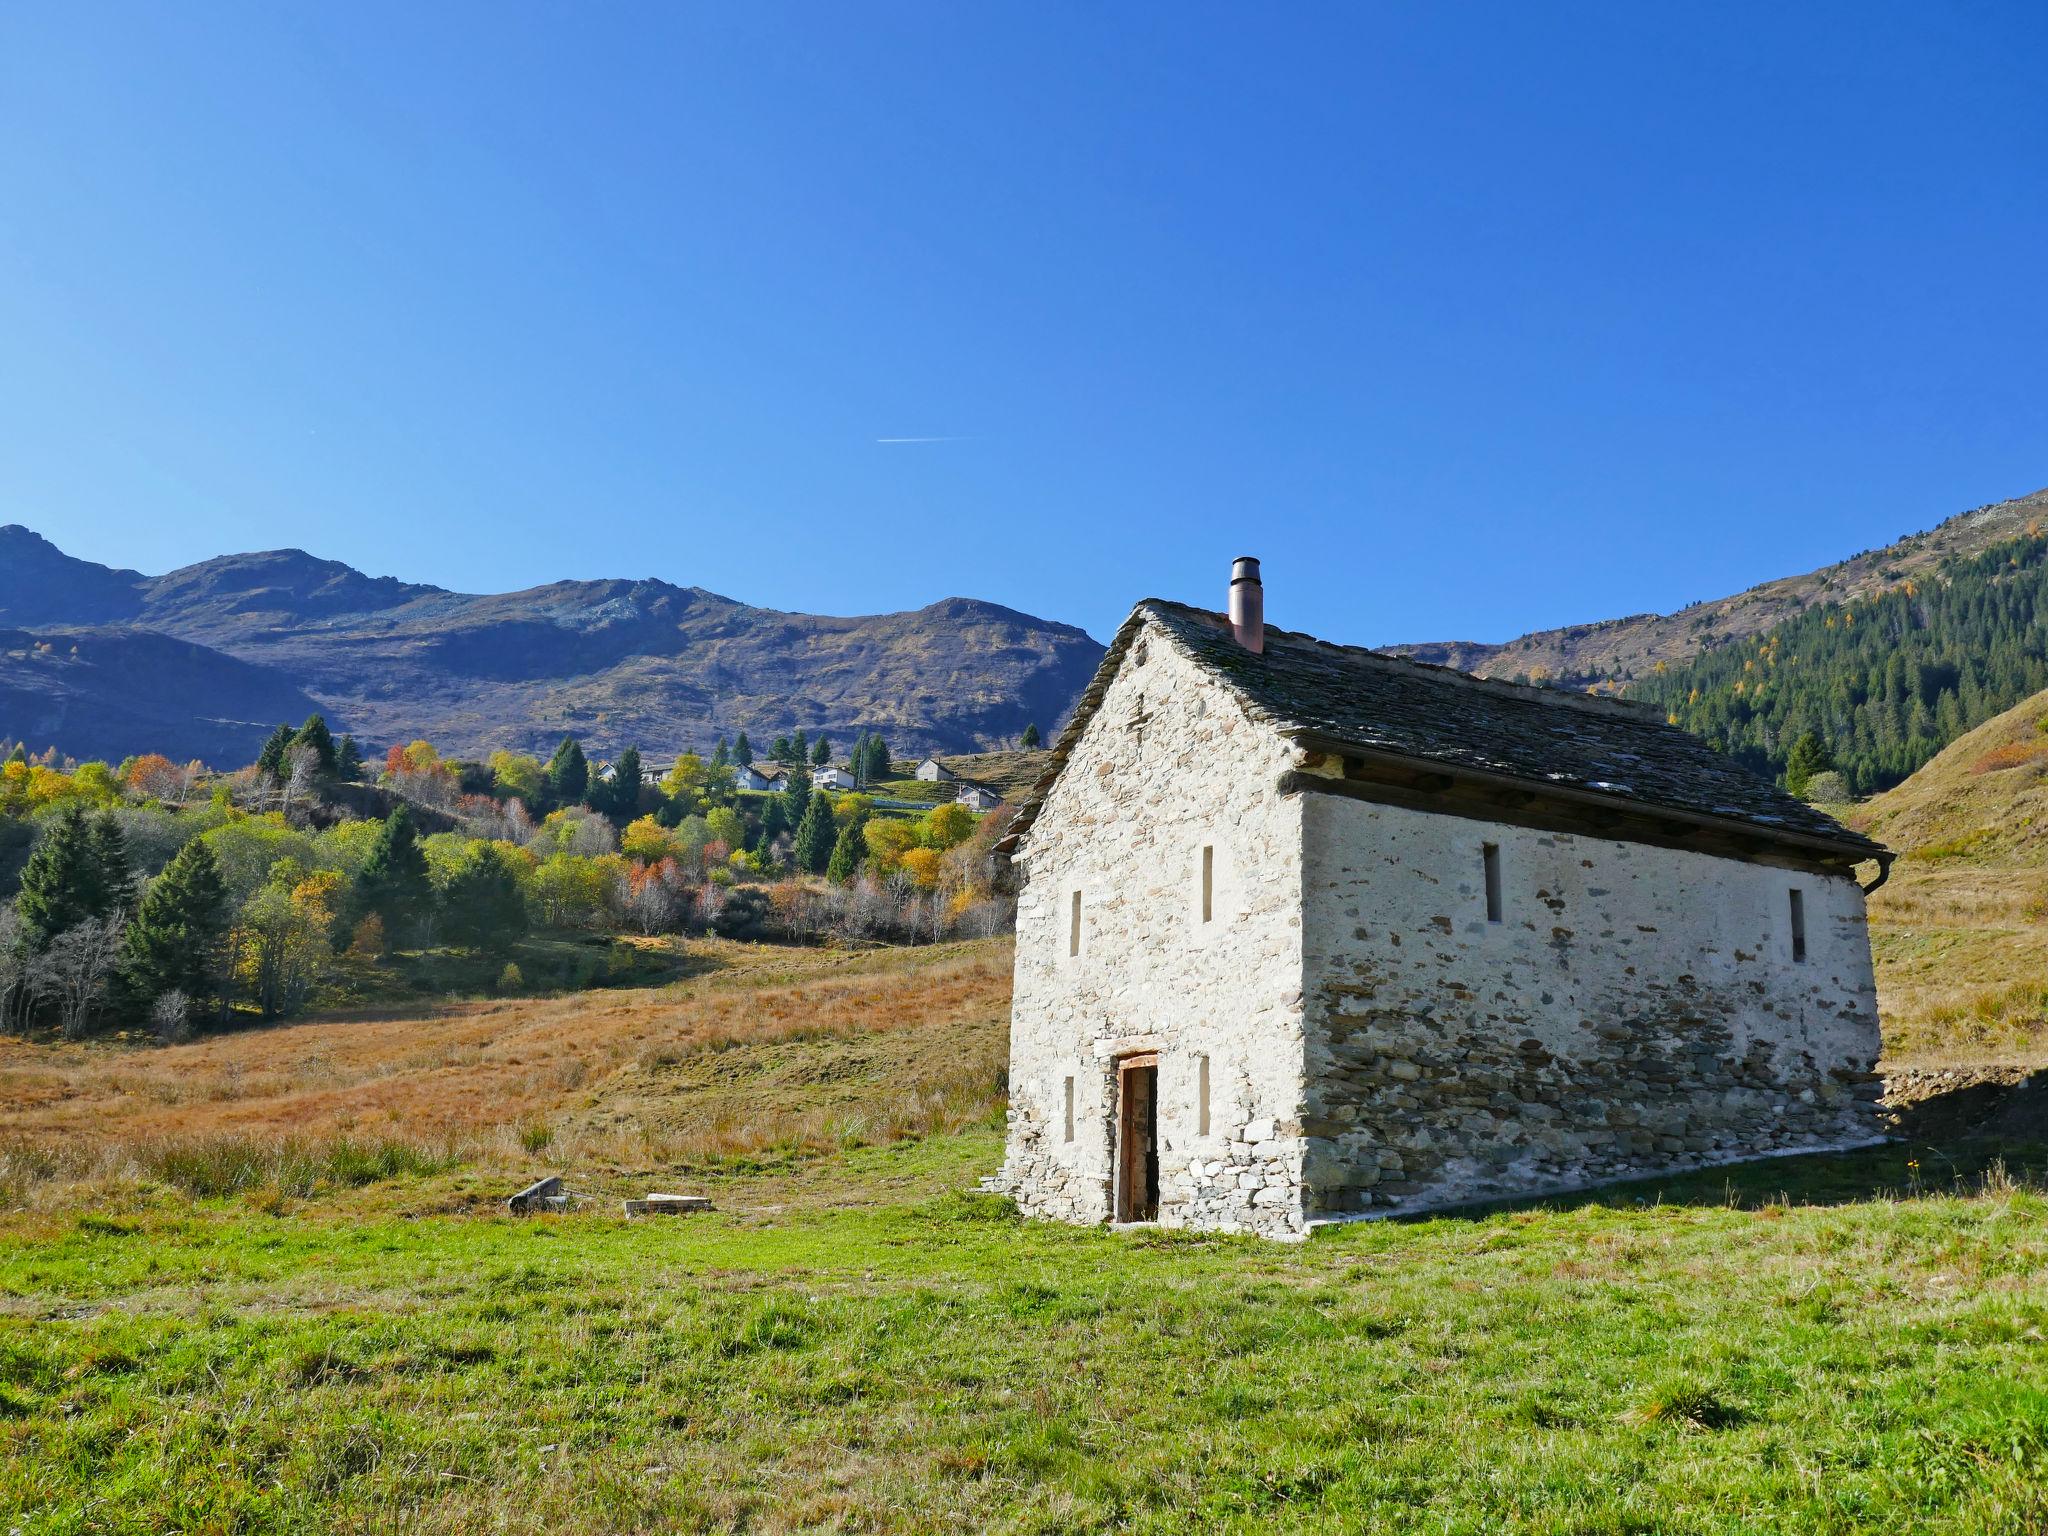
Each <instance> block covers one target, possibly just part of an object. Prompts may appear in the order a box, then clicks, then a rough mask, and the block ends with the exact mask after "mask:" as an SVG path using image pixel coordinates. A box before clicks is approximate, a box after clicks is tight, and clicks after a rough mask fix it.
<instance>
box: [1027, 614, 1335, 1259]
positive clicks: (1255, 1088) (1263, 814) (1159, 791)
mask: <svg viewBox="0 0 2048 1536" xmlns="http://www.w3.org/2000/svg"><path fill="white" fill-rule="evenodd" d="M1293 760H1294V753H1293V752H1292V751H1291V749H1290V748H1288V746H1287V745H1286V744H1285V743H1284V742H1282V741H1281V740H1279V739H1278V738H1277V737H1275V736H1274V735H1272V734H1271V733H1270V732H1269V731H1266V730H1263V729H1261V728H1259V727H1257V726H1255V725H1254V724H1253V723H1252V722H1251V721H1250V720H1249V719H1248V718H1246V716H1245V715H1244V713H1243V712H1242V709H1241V707H1240V706H1239V704H1238V703H1237V701H1236V700H1235V699H1234V698H1233V697H1232V696H1231V694H1230V693H1229V692H1228V690H1227V689H1225V688H1223V687H1222V686H1220V685H1219V684H1217V683H1216V682H1215V681H1214V680H1212V679H1211V678H1210V677H1209V676H1208V675H1207V674H1206V673H1204V672H1203V671H1202V670H1201V669H1200V668H1199V667H1197V666H1196V665H1195V664H1194V663H1193V662H1191V661H1190V660H1188V659H1187V657H1185V656H1184V655H1183V654H1181V653H1180V652H1179V651H1178V650H1177V649H1176V648H1175V646H1174V644H1173V642H1172V641H1171V640H1170V639H1169V638H1167V637H1166V636H1165V635H1163V634H1162V633H1160V632H1159V631H1158V630H1156V629H1148V630H1147V631H1146V632H1145V634H1144V635H1142V636H1141V637H1140V639H1139V640H1138V642H1137V643H1136V644H1134V646H1133V647H1132V650H1131V652H1130V654H1129V655H1128V656H1127V657H1126V658H1125V660H1124V663H1123V665H1122V667H1121V668H1120V669H1119V671H1118V673H1117V676H1116V677H1115V679H1114V680H1113V681H1112V682H1111V684H1110V686H1109V688H1108V691H1107V693H1106V695H1105V697H1104V699H1103V702H1102V705H1101V708H1100V709H1099V710H1098V712H1097V713H1096V715H1095V717H1094V719H1093V720H1092V721H1091V722H1090V723H1089V725H1088V727H1087V729H1086V730H1085V731H1084V732H1083V734H1082V737H1081V739H1080V741H1079V742H1078V743H1077V744H1076V747H1075V750H1074V752H1073V754H1072V756H1071V758H1070V759H1069V761H1068V763H1067V765H1066V768H1065V770H1064V771H1063V772H1062V773H1061V775H1060V778H1059V780H1058V781H1057V783H1056V784H1055V786H1054V788H1053V791H1052V794H1051V797H1050V799H1049V800H1048V802H1047V804H1046V806H1045V808H1044V810H1043V812H1042V814H1041V815H1040V817H1039V818H1038V821H1037V823H1036V824H1035V825H1034V826H1033V827H1032V829H1031V831H1030V833H1029V834H1028V835H1027V837H1026V838H1025V839H1024V842H1023V845H1022V846H1021V847H1020V848H1019V850H1018V853H1017V857H1016V869H1017V873H1018V877H1019V880H1020V884H1021V889H1020V893H1019V896H1018V905H1017V960H1016V990H1015V1001H1014V1004H1013V1011H1012V1019H1011V1029H1010V1124H1009V1142H1008V1149H1007V1156H1006V1158H1005V1161H1004V1166H1003V1170H1002V1172H1001V1173H1000V1174H999V1175H997V1176H996V1178H995V1179H994V1180H993V1181H992V1187H994V1188H997V1189H1000V1190H1002V1191H1003V1192H1005V1193H1008V1194H1011V1195H1013V1196H1014V1197H1015V1198H1016V1200H1017V1202H1018V1204H1019V1205H1020V1206H1021V1207H1022V1208H1023V1209H1024V1210H1025V1211H1026V1212H1027V1213H1029V1214H1032V1215H1036V1216H1045V1217H1052V1218H1056V1219H1060V1220H1066V1221H1079V1222H1100V1221H1106V1220H1108V1219H1110V1216H1111V1214H1112V1211H1113V1210H1114V1204H1113V1201H1114V1192H1113V1171H1114V1167H1115V1161H1114V1158H1115V1149H1114V1145H1113V1143H1114V1134H1115V1126H1114V1118H1113V1117H1114V1098H1115V1093H1114V1078H1115V1064H1116V1061H1117V1059H1118V1058H1119V1057H1122V1056H1125V1055H1128V1054H1131V1053H1133V1052H1137V1051H1147V1050H1157V1051H1158V1052H1159V1057H1160V1060H1159V1108H1158V1121H1159V1130H1158V1136H1159V1186H1160V1207H1159V1219H1160V1221H1161V1222H1162V1223H1163V1224H1166V1225H1172V1226H1200V1227H1212V1228H1224V1229H1234V1230H1244V1231H1253V1232H1261V1233H1265V1234H1268V1235H1271V1236H1290V1235H1299V1234H1300V1233H1301V1232H1302V1231H1303V1230H1304V1227H1305V1219H1304V1212H1303V1209H1302V1203H1301V1164H1302V1152H1303V1143H1302V1140H1301V1137H1300V1118H1301V1107H1302V1082H1301V1062H1302V1050H1303V1041H1302V997H1301V855H1300V849H1301V802H1300V797H1283V796H1281V795H1280V794H1279V792H1278V789H1277V784H1278V780H1279V778H1280V775H1281V773H1282V772H1284V771H1285V770H1286V769H1287V768H1288V767H1290V766H1292V764H1293ZM1204 846H1208V847H1210V848H1212V849H1213V850H1214V853H1213V858H1214V868H1213V881H1214V884H1213V894H1212V904H1211V913H1212V916H1211V918H1210V920H1209V921H1207V922H1204V921H1202V916H1201V850H1202V848H1203V847H1204ZM1076 891H1079V892H1080V893H1081V914H1082V938H1081V951H1080V953H1079V954H1078V955H1070V954H1069V953H1068V950H1069V947H1070V946H1069V935H1070V925H1071V922H1072V912H1073V908H1072V901H1073V893H1074V892H1076ZM1204 1057H1206V1058H1207V1059H1208V1077H1209V1128H1208V1133H1207V1134H1204V1133H1203V1131H1202V1128H1201V1120H1200V1082H1201V1064H1202V1059H1203V1058H1204ZM1070 1078H1071V1079H1072V1080H1073V1093H1074V1110H1073V1121H1074V1136H1073V1139H1072V1140H1068V1139H1067V1137H1066V1084H1067V1080H1068V1079H1070Z"/></svg>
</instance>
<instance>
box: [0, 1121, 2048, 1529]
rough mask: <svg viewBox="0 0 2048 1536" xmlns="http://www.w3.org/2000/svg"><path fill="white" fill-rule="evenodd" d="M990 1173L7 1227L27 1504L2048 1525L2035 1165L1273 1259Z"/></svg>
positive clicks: (751, 1517)
mask: <svg viewBox="0 0 2048 1536" xmlns="http://www.w3.org/2000/svg"><path fill="white" fill-rule="evenodd" d="M998 1152H999V1145H998V1134H997V1131H996V1129H995V1128H994V1125H993V1124H992V1123H983V1124H980V1125H978V1126H975V1127H972V1128H970V1129H967V1130H965V1131H961V1132H957V1133H953V1134H946V1135H939V1136H934V1137H930V1138H927V1139H924V1140H908V1141H903V1142H899V1143H896V1144H894V1145H892V1146H886V1147H870V1148H854V1149H851V1150H848V1151H845V1152H842V1153H836V1154H828V1155H821V1156H817V1157H813V1158H809V1159H800V1160H797V1161H796V1162H793V1163H790V1164H786V1165H783V1166H780V1167H767V1168H761V1169H756V1170H755V1171H752V1172H748V1171H744V1170H741V1171H731V1170H728V1171H727V1172H726V1173H725V1174H724V1175H723V1176H721V1177H718V1178H715V1179H713V1180H712V1181H711V1182H710V1183H709V1184H708V1185H703V1184H697V1185H693V1186H692V1187H709V1188H710V1189H711V1190H712V1192H713V1193H714V1194H715V1196H716V1197H717V1199H718V1201H719V1205H720V1210H719V1212H718V1213H717V1214H715V1215H711V1216H702V1217H690V1218H682V1219H674V1220H664V1221H642V1222H632V1223H629V1222H626V1221H623V1220H621V1219H619V1218H618V1217H617V1216H616V1215H615V1214H613V1212H614V1211H615V1209H616V1208H615V1207H614V1206H613V1205H612V1204H611V1203H610V1202H609V1201H606V1202H604V1203H603V1204H601V1205H598V1206H595V1207H593V1208H592V1209H590V1210H589V1211H587V1212H578V1213H576V1214H571V1215H567V1216H556V1217H544V1218H532V1219H526V1220H517V1219H512V1218H506V1217H501V1216H497V1215H489V1214H479V1206H480V1204H481V1202H482V1200H483V1198H484V1197H485V1196H486V1195H491V1194H495V1193H497V1192H498V1191H499V1188H500V1187H501V1185H502V1181H501V1180H499V1181H493V1180H492V1179H489V1178H486V1177H484V1176H483V1175H481V1174H480V1173H478V1172H476V1171H474V1170H469V1171H464V1170H457V1171H454V1172H442V1173H435V1174H429V1175H425V1176H403V1177H399V1178H396V1179H391V1180H386V1181H383V1182H380V1183H376V1184H372V1185H369V1186H366V1187H362V1188H356V1189H327V1188H322V1189H320V1190H319V1191H317V1192H316V1193H315V1194H314V1195H313V1197H312V1198H310V1199H280V1198H278V1197H277V1196H276V1195H275V1194H274V1193H269V1194H265V1195H263V1196H261V1197H251V1198H248V1199H244V1200H240V1201H204V1200H193V1199H191V1198H189V1197H187V1196H184V1195H182V1194H178V1193H176V1192H175V1191H172V1190H169V1189H166V1188H163V1187H161V1186H155V1185H149V1184H142V1185H133V1186H127V1185H124V1186H121V1187H120V1188H119V1189H118V1190H116V1191H113V1192H112V1193H111V1194H110V1196H109V1198H107V1199H106V1200H105V1201H104V1202H103V1203H101V1204H100V1205H98V1206H96V1207H95V1208H92V1209H42V1210H37V1209H29V1210H22V1211H17V1212H16V1213H14V1214H12V1215H9V1216H6V1217H4V1218H0V1444H4V1454H0V1530H5V1531H7V1532H9V1533H13V1532H20V1533H22V1536H30V1533H36V1536H41V1533H50V1532H74V1531H76V1532H86V1531H91V1532H137V1533H141V1532H152V1533H154V1532H163V1531H188V1532H229V1531H235V1532H259V1531H328V1530H342V1531H395V1530H406V1531H432V1532H441V1531H477V1532H483V1531H512V1532H525V1531H657V1530H660V1531H667V1530H735V1531H738V1530H748V1531H784V1530H858V1531H941V1530H944V1531H953V1530H1005V1531H1045V1532H1055V1531H1061V1532H1064V1531H1075V1530H1108V1529H1115V1530H1143V1531H1176V1532H1177V1531H1188V1530H1245V1531H1250V1530H1267V1529H1275V1528H1286V1529H1299V1530H1327V1531H1360V1530H1372V1531H1377V1530H1386V1531H1472V1532H1480V1531H1487V1532H1491V1531H1501V1530H1517V1531H1554V1532H1610V1531H1611V1532H1624V1531H1627V1532H1694V1531H1726V1532H1736V1531H1744V1532H1750V1531H1765V1530H1768V1531H1779V1532H1793V1531H1812V1532H1840V1531H1871V1532H1886V1533H1896V1532H1902V1531H1956V1532H1964V1531H1968V1532H1986V1531H2008V1532H2013V1533H2022V1532H2026V1533H2034V1532H2038V1531H2040V1530H2041V1529H2042V1528H2043V1524H2044V1522H2048V1343H2044V1330H2048V1200H2044V1199H2043V1198H2042V1197H2041V1195H2039V1194H2037V1193H2034V1192H2032V1191H2031V1190H2029V1189H2027V1188H2025V1187H2016V1186H2015V1185H2014V1184H2013V1183H2012V1182H2011V1181H2010V1180H2009V1179H2006V1178H2001V1177H2000V1176H1999V1173H1998V1170H1997V1169H1996V1168H1994V1169H1993V1171H1992V1174H1991V1177H1990V1178H1989V1180H1988V1181H1987V1180H1986V1178H1985V1177H1984V1174H1983V1170H1982V1168H1981V1167H1980V1166H1977V1164H1975V1163H1966V1164H1963V1165H1960V1166H1956V1165H1948V1164H1942V1163H1940V1162H1939V1159H1937V1158H1936V1157H1935V1155H1934V1154H1932V1153H1931V1152H1926V1151H1922V1152H1918V1153H1915V1152H1914V1151H1912V1150H1910V1149H1907V1148H1896V1149H1884V1150H1881V1151H1877V1152H1873V1153H1868V1154H1863V1155H1860V1156H1857V1157H1852V1158H1834V1159H1806V1160H1800V1161H1796V1162H1795V1161H1786V1162H1774V1163H1767V1164H1762V1165H1758V1166H1755V1167H1752V1168H1748V1169H1744V1170H1741V1171H1739V1172H1733V1173H1725V1174H1715V1175H1712V1176H1703V1177H1699V1178H1696V1179H1692V1180H1687V1181H1677V1182H1667V1183H1665V1184H1662V1185H1655V1186H1651V1185H1645V1186H1633V1187H1628V1188H1624V1189H1622V1190H1619V1191H1613V1192H1609V1193H1608V1194H1607V1195H1605V1196H1603V1197H1602V1198H1600V1199H1598V1200H1584V1201H1569V1202H1552V1203H1548V1204H1544V1205H1540V1206H1534V1207H1529V1208H1524V1209H1517V1210H1505V1211H1498V1212H1494V1213H1491V1214H1486V1215H1482V1216H1466V1217H1456V1218H1439V1219H1435V1220H1429V1221H1418V1222H1407V1223H1382V1224H1374V1225H1367V1226H1358V1227H1352V1228H1347V1229H1344V1230H1342V1231H1341V1232H1337V1233H1334V1234H1328V1235H1324V1236H1321V1237H1318V1238H1317V1239H1315V1240H1313V1241H1311V1242H1310V1243H1307V1244H1305V1245H1301V1246H1294V1247H1283V1246H1277V1245H1271V1244H1264V1243H1259V1242H1255V1241H1250V1240H1240V1239H1229V1238H1188V1237H1181V1236H1172V1235H1167V1234H1150V1235H1111V1234H1108V1233H1105V1232H1099V1231H1077V1230H1068V1229H1063V1228H1057V1227H1050V1226H1042V1225H1036V1224H1022V1223H1019V1222H1018V1221H1017V1220H1016V1219H1015V1218H1014V1217H1013V1215H1012V1214H1011V1213H1010V1211H1009V1208H1008V1207H1007V1206H1006V1205H1005V1204H1004V1203H1003V1202H1000V1201H997V1200H994V1199H990V1198H988V1197H983V1196H976V1195H971V1194H966V1193H963V1191H965V1190H966V1189H968V1188H969V1187H970V1186H971V1184H972V1182H973V1180H974V1179H975V1177H977V1176H978V1175H979V1174H980V1173H982V1172H984V1171H986V1170H987V1169H988V1168H989V1167H990V1166H991V1165H992V1164H993V1162H994V1161H995V1159H996V1158H997V1156H998ZM1911 1158H1917V1159H1918V1161H1919V1162H1920V1163H1922V1164H1923V1165H1925V1166H1924V1167H1922V1168H1914V1167H1909V1166H1908V1160H1909V1159H1911ZM1936 1167H1939V1169H1940V1178H1939V1179H1938V1180H1936V1179H1935V1178H1934V1175H1933V1172H1932V1170H1933V1169H1935V1168H1936ZM1934 1183H1939V1184H1941V1185H1942V1186H1943V1187H1942V1188H1939V1189H1937V1188H1934V1187H1930V1186H1931V1185H1932V1184H1934Z"/></svg>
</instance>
